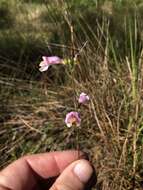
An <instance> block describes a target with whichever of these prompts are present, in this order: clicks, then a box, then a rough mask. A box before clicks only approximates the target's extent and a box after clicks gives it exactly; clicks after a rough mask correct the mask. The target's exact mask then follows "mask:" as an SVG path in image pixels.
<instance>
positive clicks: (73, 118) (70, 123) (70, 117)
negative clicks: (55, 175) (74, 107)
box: [65, 111, 81, 157]
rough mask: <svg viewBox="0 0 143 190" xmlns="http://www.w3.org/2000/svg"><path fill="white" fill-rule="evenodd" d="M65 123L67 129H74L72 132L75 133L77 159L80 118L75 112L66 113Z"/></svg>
mask: <svg viewBox="0 0 143 190" xmlns="http://www.w3.org/2000/svg"><path fill="white" fill-rule="evenodd" d="M65 123H66V125H67V127H68V128H70V127H74V131H75V132H76V143H77V151H78V157H79V127H80V125H81V118H80V115H79V113H78V112H75V111H72V112H69V113H67V115H66V118H65Z"/></svg>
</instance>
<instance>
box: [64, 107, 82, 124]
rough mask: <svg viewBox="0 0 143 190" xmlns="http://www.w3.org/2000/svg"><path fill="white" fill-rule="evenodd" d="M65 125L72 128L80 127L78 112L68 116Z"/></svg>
mask: <svg viewBox="0 0 143 190" xmlns="http://www.w3.org/2000/svg"><path fill="white" fill-rule="evenodd" d="M65 123H66V125H67V127H71V126H72V125H76V126H80V123H81V119H80V116H79V113H78V112H74V111H72V112H69V113H68V114H67V115H66V118H65Z"/></svg>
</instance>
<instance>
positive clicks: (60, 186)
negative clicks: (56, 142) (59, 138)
mask: <svg viewBox="0 0 143 190" xmlns="http://www.w3.org/2000/svg"><path fill="white" fill-rule="evenodd" d="M84 158H85V156H84V154H83V153H82V152H80V153H79V152H77V151H63V152H51V153H44V154H37V155H30V156H25V157H22V158H20V159H19V160H17V161H15V162H13V163H12V164H10V165H9V166H7V167H6V168H5V169H3V170H2V171H1V172H0V190H7V189H11V190H40V189H42V190H43V189H50V190H82V189H83V188H84V186H85V183H84V182H83V181H81V180H79V178H78V177H77V176H75V174H74V172H73V168H74V167H75V165H76V164H77V163H79V162H82V163H84V164H86V165H88V166H89V169H90V170H91V173H92V168H91V166H90V163H89V162H88V161H86V160H84ZM90 170H89V172H90ZM73 184H74V185H73Z"/></svg>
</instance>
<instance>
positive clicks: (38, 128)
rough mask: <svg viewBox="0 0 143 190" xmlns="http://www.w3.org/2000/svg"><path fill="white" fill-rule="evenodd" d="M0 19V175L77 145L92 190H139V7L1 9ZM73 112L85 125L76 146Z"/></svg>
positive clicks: (142, 166)
mask: <svg viewBox="0 0 143 190" xmlns="http://www.w3.org/2000/svg"><path fill="white" fill-rule="evenodd" d="M0 17H1V18H2V19H0V26H1V28H0V102H1V105H0V168H3V167H5V166H6V165H7V164H9V163H11V162H12V161H13V160H15V159H17V158H19V157H21V156H23V155H26V154H34V153H39V152H45V151H53V150H65V149H76V148H77V145H78V144H79V147H80V149H81V150H83V151H85V152H87V153H88V154H89V157H90V159H91V161H92V162H93V164H94V166H95V168H96V171H97V175H98V181H97V185H96V187H95V188H93V189H96V190H113V189H114V190H127V189H129V190H141V189H142V188H143V159H142V158H143V49H142V41H143V24H142V19H143V3H142V1H141V0H134V1H132V0H118V1H117V0H116V1H115V0H114V1H105V0H91V1H88V0H79V1H77V0H70V1H68V0H67V1H66V0H53V1H44V0H43V1H42V0H39V1H38V0H37V1H36V0H35V1H34V0H31V1H30V0H29V1H28V0H27V1H26V0H21V1H18V0H9V1H8V3H7V1H6V0H2V1H1V2H0ZM84 44H86V45H85V47H84V48H83V49H82V51H80V49H81V48H82V47H83V46H84ZM79 51H80V53H79ZM76 53H79V55H78V63H77V64H74V63H73V64H66V65H58V66H54V67H51V68H50V69H49V70H48V71H47V72H45V73H40V72H39V70H38V65H39V63H40V61H41V57H42V56H43V55H58V56H60V57H61V58H69V59H71V60H72V59H73V57H74V56H75V54H76ZM81 92H86V93H87V94H88V95H89V96H90V102H89V104H87V105H86V106H79V105H78V103H77V99H78V96H79V94H80V93H81ZM73 110H75V111H79V112H80V113H81V118H82V124H81V129H79V130H78V141H77V129H74V128H72V129H68V128H67V127H66V126H65V123H64V119H65V115H66V114H67V113H68V112H69V111H73Z"/></svg>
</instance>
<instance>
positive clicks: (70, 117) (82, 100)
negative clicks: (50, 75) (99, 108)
mask: <svg viewBox="0 0 143 190" xmlns="http://www.w3.org/2000/svg"><path fill="white" fill-rule="evenodd" d="M42 59H43V60H42V61H41V62H40V64H39V67H40V68H39V71H41V72H44V71H47V70H48V68H49V67H50V66H51V65H57V64H68V63H71V60H70V59H61V58H60V57H58V56H49V57H47V56H43V57H42ZM89 100H90V98H89V96H88V95H87V94H86V93H84V92H82V93H81V94H80V96H79V98H78V103H79V104H86V103H87V102H88V101H89ZM65 124H66V125H67V127H71V126H73V125H75V126H80V124H81V118H80V114H79V113H78V112H76V111H71V112H69V113H67V115H66V118H65Z"/></svg>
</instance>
